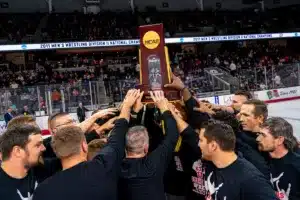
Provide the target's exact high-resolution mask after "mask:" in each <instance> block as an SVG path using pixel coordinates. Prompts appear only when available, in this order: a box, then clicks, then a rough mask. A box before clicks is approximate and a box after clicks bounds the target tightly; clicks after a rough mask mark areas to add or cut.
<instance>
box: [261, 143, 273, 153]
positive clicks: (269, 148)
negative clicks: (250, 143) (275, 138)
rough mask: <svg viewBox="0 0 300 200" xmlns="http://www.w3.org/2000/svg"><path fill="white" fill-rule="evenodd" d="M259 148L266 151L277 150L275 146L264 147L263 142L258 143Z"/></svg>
mask: <svg viewBox="0 0 300 200" xmlns="http://www.w3.org/2000/svg"><path fill="white" fill-rule="evenodd" d="M258 149H259V150H260V151H264V152H273V151H275V147H274V146H269V147H264V146H263V145H262V144H258Z"/></svg>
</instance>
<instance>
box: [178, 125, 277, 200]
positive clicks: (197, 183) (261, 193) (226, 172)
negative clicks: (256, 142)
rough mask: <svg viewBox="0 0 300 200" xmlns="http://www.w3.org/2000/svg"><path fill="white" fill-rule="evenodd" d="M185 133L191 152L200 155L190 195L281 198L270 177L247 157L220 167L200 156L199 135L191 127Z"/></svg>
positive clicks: (221, 198)
mask: <svg viewBox="0 0 300 200" xmlns="http://www.w3.org/2000/svg"><path fill="white" fill-rule="evenodd" d="M182 135H183V144H184V145H188V146H189V147H190V151H191V153H190V154H189V155H191V154H194V155H195V156H196V155H197V156H198V160H196V161H195V162H194V163H193V165H192V172H191V180H192V186H193V188H192V191H190V194H189V196H188V199H206V200H210V199H214V200H226V199H230V200H253V199H255V200H277V198H276V196H275V193H274V190H273V188H272V185H271V184H270V182H269V180H267V178H266V177H265V176H264V175H263V174H262V173H261V172H260V171H259V170H258V169H257V168H256V167H254V165H253V164H251V163H250V162H248V161H247V160H246V159H244V158H240V157H238V159H237V160H236V161H235V162H234V163H232V164H231V165H229V166H228V167H226V168H223V169H218V168H216V167H215V166H214V165H213V163H211V162H208V161H205V160H201V159H200V158H201V151H200V149H199V147H198V146H197V141H198V140H197V136H196V134H195V133H193V131H192V129H191V128H190V127H188V128H187V129H186V130H185V131H184V132H183V133H182ZM188 160H190V159H188ZM203 179H204V180H203ZM203 194H204V195H203ZM204 197H205V198H204Z"/></svg>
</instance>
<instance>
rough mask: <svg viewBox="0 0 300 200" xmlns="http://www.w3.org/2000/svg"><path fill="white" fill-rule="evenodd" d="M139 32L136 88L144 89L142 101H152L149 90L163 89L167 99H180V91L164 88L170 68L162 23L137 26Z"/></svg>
mask: <svg viewBox="0 0 300 200" xmlns="http://www.w3.org/2000/svg"><path fill="white" fill-rule="evenodd" d="M139 33H140V50H139V63H140V85H139V86H138V89H141V90H142V91H144V97H143V99H142V101H143V102H152V99H151V97H150V93H149V92H150V91H155V90H163V91H164V94H165V97H166V98H167V99H168V100H169V101H175V100H179V99H180V92H179V91H177V90H174V89H169V88H164V85H165V84H168V83H171V68H170V63H169V54H168V49H167V47H165V38H164V30H163V25H162V24H153V25H146V26H140V27H139Z"/></svg>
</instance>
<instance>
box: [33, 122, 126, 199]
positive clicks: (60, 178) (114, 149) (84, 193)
mask: <svg viewBox="0 0 300 200" xmlns="http://www.w3.org/2000/svg"><path fill="white" fill-rule="evenodd" d="M127 130H128V122H127V121H126V120H125V119H119V120H117V121H116V123H115V127H114V129H113V130H112V131H111V135H110V137H109V139H108V142H107V144H106V146H104V147H103V148H102V149H101V150H100V152H99V153H98V154H97V155H96V156H95V157H94V159H93V160H91V161H88V162H82V163H79V164H77V165H75V166H73V167H72V168H69V169H66V170H63V171H61V172H58V173H56V174H55V175H54V176H52V177H50V178H48V179H47V180H45V181H44V182H43V183H42V184H41V185H39V187H38V188H37V189H36V191H35V193H34V196H33V200H54V199H55V200H66V199H70V200H90V199H102V200H115V199H116V198H117V196H116V195H117V179H118V172H119V170H120V165H121V162H122V159H123V157H124V153H125V152H124V148H125V134H126V132H127Z"/></svg>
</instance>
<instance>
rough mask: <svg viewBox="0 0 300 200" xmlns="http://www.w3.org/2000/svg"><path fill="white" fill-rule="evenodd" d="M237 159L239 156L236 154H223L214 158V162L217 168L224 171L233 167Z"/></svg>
mask: <svg viewBox="0 0 300 200" xmlns="http://www.w3.org/2000/svg"><path fill="white" fill-rule="evenodd" d="M236 159H237V155H236V154H235V153H234V152H222V153H219V154H218V155H216V156H214V158H213V159H212V162H213V163H214V165H215V166H216V167H217V168H219V169H222V168H226V167H228V166H229V165H231V164H232V163H233V162H234V161H236Z"/></svg>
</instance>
